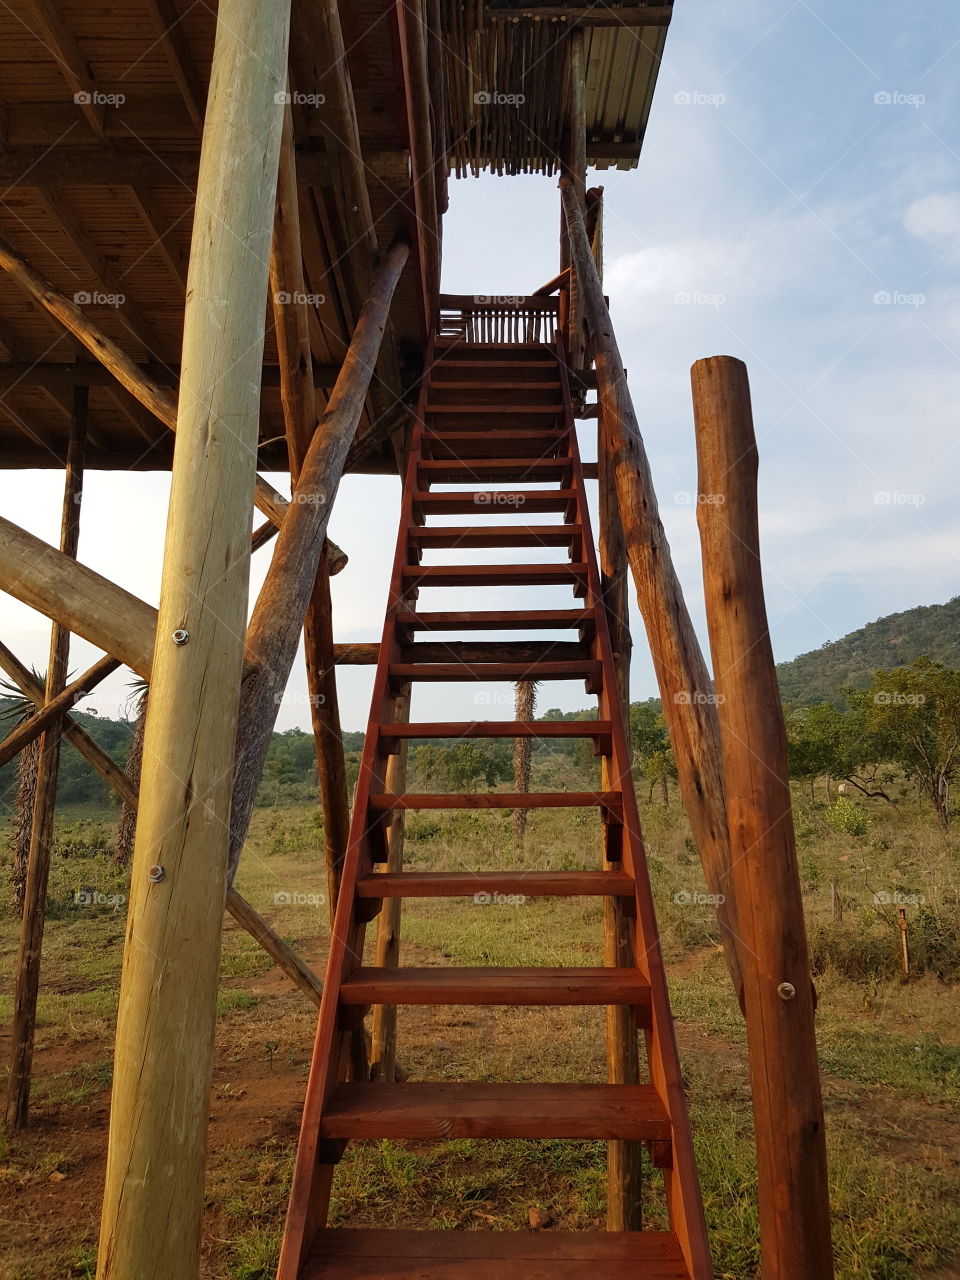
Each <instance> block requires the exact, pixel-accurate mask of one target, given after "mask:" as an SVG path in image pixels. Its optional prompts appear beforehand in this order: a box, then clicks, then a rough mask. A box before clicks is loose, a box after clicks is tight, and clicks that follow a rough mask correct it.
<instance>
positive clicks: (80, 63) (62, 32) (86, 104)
mask: <svg viewBox="0 0 960 1280" xmlns="http://www.w3.org/2000/svg"><path fill="white" fill-rule="evenodd" d="M25 7H26V14H27V17H28V19H30V20H31V21H32V22H33V23H35V24H36V34H37V35H38V36H39V37H40V39H41V42H42V43H43V44H44V45H45V46H46V48H47V50H48V52H49V53H51V54H52V55H53V57H54V58H55V59H56V60H57V63H58V64H59V67H60V71H61V73H62V75H63V78H64V80H66V82H67V84H68V85H69V86H70V89H71V90H72V92H73V100H74V102H75V103H76V104H77V106H78V108H79V109H80V110H81V111H82V112H83V114H84V115H85V116H86V118H87V122H88V124H89V125H90V128H91V129H92V130H93V132H94V133H95V134H96V136H97V137H98V138H103V137H104V136H105V132H104V124H103V121H104V115H105V114H106V105H105V103H104V102H103V94H102V92H101V90H100V87H99V85H98V84H97V83H96V81H95V80H94V78H93V75H92V74H91V71H90V66H89V64H88V63H87V61H86V59H85V58H84V57H83V56H82V55H81V53H80V50H79V49H78V48H77V42H76V40H74V38H73V32H72V31H71V29H70V27H69V25H68V24H67V22H66V21H65V20H64V17H63V14H62V13H61V12H60V6H59V4H58V3H57V0H26V6H25Z"/></svg>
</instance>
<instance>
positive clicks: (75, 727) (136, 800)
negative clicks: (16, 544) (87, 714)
mask: <svg viewBox="0 0 960 1280" xmlns="http://www.w3.org/2000/svg"><path fill="white" fill-rule="evenodd" d="M0 669H2V670H3V671H5V672H6V674H7V675H8V676H9V677H10V679H11V680H12V681H13V682H14V683H15V684H16V685H17V686H18V687H19V688H20V690H21V692H22V693H24V694H26V696H27V697H28V698H31V699H32V700H33V701H34V702H35V703H36V705H37V707H40V708H42V707H43V705H44V687H43V685H42V684H41V683H40V682H39V681H38V680H37V679H35V677H34V675H33V673H32V672H31V671H30V670H29V669H28V668H27V667H25V666H24V665H23V663H22V662H20V660H19V659H18V658H17V657H16V656H15V655H14V654H13V653H11V652H10V650H9V649H8V648H7V646H6V645H5V644H3V643H2V642H0ZM63 736H64V738H66V740H67V741H68V742H69V743H70V745H71V746H73V747H74V748H76V750H77V751H79V752H80V754H81V755H82V756H83V758H84V759H85V760H86V761H87V763H88V764H89V765H91V766H92V768H93V769H95V770H96V772H97V773H98V774H99V775H100V777H101V778H103V780H104V781H105V782H106V783H107V784H108V785H109V786H111V787H112V788H113V789H114V791H115V792H116V793H117V795H118V796H119V797H120V799H121V800H122V801H123V803H124V804H128V805H130V807H131V808H132V809H136V808H137V807H138V806H139V804H140V792H139V789H138V787H137V786H136V784H135V783H134V782H133V781H132V780H131V779H130V778H129V777H128V776H127V774H126V773H124V771H123V770H122V769H121V768H120V766H119V765H118V764H117V763H116V762H115V761H114V760H113V759H112V758H111V757H110V756H109V755H108V754H107V752H106V751H104V749H103V748H102V747H101V746H100V744H99V743H98V742H95V741H94V739H93V738H91V737H90V734H89V733H87V731H86V729H84V728H83V726H82V725H79V724H77V722H76V721H75V720H74V719H73V718H72V717H71V716H69V715H64V717H63ZM227 910H228V911H229V912H230V914H231V915H232V916H233V918H234V920H236V922H237V924H239V925H240V926H241V928H243V929H246V931H247V932H248V933H249V934H250V936H251V937H252V938H253V939H254V940H255V941H256V942H258V943H259V944H260V946H261V947H263V949H264V951H266V953H267V955H269V956H270V958H271V959H272V960H273V961H274V962H275V963H276V964H277V966H278V967H279V968H280V969H281V970H282V971H283V972H284V973H285V974H286V975H287V977H288V978H290V980H291V981H292V982H293V983H294V985H295V986H297V987H299V988H300V990H301V991H303V992H304V994H305V995H307V996H309V998H310V999H311V1000H312V1001H313V1003H314V1004H316V1005H319V1003H320V996H321V994H322V991H323V984H322V983H321V982H320V979H319V978H318V977H317V975H316V974H315V973H314V972H313V970H312V969H311V968H310V967H309V966H308V965H307V964H305V963H304V961H303V960H302V959H301V958H300V957H299V956H298V955H297V953H296V952H295V951H294V950H293V948H292V947H289V946H288V945H287V944H286V943H285V942H284V941H283V939H282V938H281V937H280V936H279V935H278V934H277V933H276V932H275V931H274V930H273V929H271V928H270V926H269V925H268V924H267V922H266V921H265V920H264V919H263V917H262V916H261V915H259V914H258V912H257V911H256V910H255V909H254V908H253V907H252V906H251V905H250V903H249V902H247V901H246V899H245V898H244V897H243V896H242V895H241V894H239V893H238V892H237V891H236V889H230V890H228V892H227Z"/></svg>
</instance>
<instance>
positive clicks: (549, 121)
mask: <svg viewBox="0 0 960 1280" xmlns="http://www.w3.org/2000/svg"><path fill="white" fill-rule="evenodd" d="M293 7H294V24H293V32H292V40H291V83H290V88H291V91H292V95H293V107H292V109H293V118H294V129H295V140H296V148H297V171H298V178H299V185H300V192H301V200H300V204H301V221H302V237H303V251H304V268H305V276H306V283H307V290H308V292H309V293H310V294H311V295H312V296H311V310H310V316H311V342H312V347H313V356H314V362H315V366H316V371H317V381H318V386H319V387H320V388H321V390H322V389H323V388H324V387H326V388H329V387H330V386H331V385H332V383H333V380H334V378H335V376H336V371H337V368H338V366H339V363H340V361H341V359H342V357H343V353H344V350H345V346H346V343H347V341H348V340H349V334H350V332H351V329H352V326H353V324H354V322H355V320H356V317H357V314H358V310H359V306H360V303H361V301H362V297H363V289H364V282H365V281H366V279H367V278H368V274H369V266H370V264H369V255H368V253H367V252H366V250H364V249H362V248H361V247H360V246H359V245H358V243H357V234H356V221H357V220H356V210H355V208H353V207H348V206H347V204H346V189H347V184H345V183H344V182H343V181H342V180H341V177H340V174H341V172H342V169H341V166H342V163H343V161H344V155H343V148H344V147H345V145H346V143H345V140H344V139H343V138H342V137H341V136H340V134H339V131H338V130H337V129H336V128H335V127H334V126H333V122H332V119H331V116H332V113H331V112H330V111H329V110H325V101H326V100H327V99H328V96H329V92H330V79H329V77H330V76H331V74H332V66H331V59H330V57H329V56H328V50H327V49H325V48H324V47H322V41H321V39H320V37H319V36H318V34H317V32H318V29H319V24H318V23H316V22H311V19H310V10H311V5H310V4H309V3H307V0H294V4H293ZM424 7H425V13H426V15H427V18H428V20H429V21H431V22H432V24H433V25H432V28H431V33H432V34H431V39H432V41H433V43H432V46H431V49H430V50H429V51H428V52H429V65H430V69H431V74H430V82H431V84H430V87H431V94H432V115H433V119H434V122H435V129H436V133H437V138H438V140H439V141H438V147H437V153H438V158H439V165H438V169H443V170H444V172H443V174H442V178H441V180H440V181H439V182H438V187H440V188H441V189H442V187H443V184H444V182H445V177H446V173H445V171H446V168H447V167H448V166H449V167H452V168H453V169H454V170H455V171H458V172H465V171H467V170H469V169H471V168H472V169H474V170H476V169H477V168H480V167H491V166H492V167H494V168H499V169H501V171H505V172H517V171H520V170H522V169H525V168H527V169H533V170H536V171H540V172H552V171H553V169H554V168H555V166H556V157H557V154H558V152H559V150H560V148H561V146H562V105H563V104H562V100H561V98H560V95H558V94H557V93H556V91H555V86H556V84H557V83H562V77H561V74H560V67H561V62H562V58H563V56H564V55H563V44H562V38H561V31H560V28H563V29H567V28H568V27H569V25H570V22H569V20H567V21H564V22H558V21H557V20H555V19H553V18H546V19H543V18H541V17H540V16H538V15H533V16H532V17H531V16H529V15H528V14H526V13H523V12H519V11H517V12H514V13H513V14H512V16H511V17H510V19H509V21H507V20H506V18H505V16H504V15H503V14H502V13H499V12H493V8H494V6H490V5H485V4H484V3H483V0H471V2H469V3H460V2H459V0H457V2H456V3H455V2H454V0H425V6H424ZM560 7H561V8H563V9H565V10H569V11H570V12H571V14H573V15H574V20H576V19H575V15H576V14H577V13H582V12H583V11H582V10H581V9H579V8H578V7H577V6H560ZM666 9H667V6H662V5H655V6H650V14H651V22H652V23H653V25H651V26H649V27H647V26H641V27H639V28H638V27H637V26H636V19H635V18H634V19H631V21H633V23H634V25H633V26H631V27H625V26H624V25H623V24H621V23H619V22H618V24H617V25H616V26H614V27H607V26H604V27H600V28H593V27H591V29H590V34H589V36H588V39H589V41H590V43H591V47H593V48H595V49H597V50H598V52H597V54H596V55H595V56H594V55H591V60H590V61H589V62H588V103H587V105H588V118H589V119H590V120H591V125H590V129H591V139H592V142H591V145H592V155H591V157H590V158H591V163H611V162H612V163H618V164H624V163H626V164H632V163H635V162H636V155H637V154H638V153H639V147H640V141H641V139H642V131H643V125H644V123H645V120H646V113H647V110H648V107H649V92H650V90H651V89H652V80H653V78H655V74H656V62H657V60H658V57H659V52H658V50H659V47H660V45H662V34H663V30H664V25H663V22H662V20H661V19H662V13H663V11H666ZM556 10H557V6H552V9H551V12H552V13H556ZM654 10H656V11H657V12H656V16H654ZM623 12H624V14H626V13H627V12H628V11H627V10H623ZM629 12H630V13H631V14H633V13H635V7H631V9H630V10H629ZM340 17H341V24H342V29H343V39H344V46H345V49H346V51H347V56H346V61H347V67H348V71H349V80H350V82H351V83H352V88H353V94H354V98H355V101H356V111H357V122H358V129H359V136H360V143H361V148H360V149H361V153H362V159H363V165H364V170H365V173H366V179H367V189H368V192H369V197H370V206H371V211H372V215H373V221H374V227H375V233H376V239H377V243H378V245H379V247H380V249H384V248H385V247H386V246H387V245H388V244H389V243H390V241H391V240H392V239H393V237H394V236H395V235H396V234H397V233H398V232H399V231H401V230H404V229H405V230H406V231H407V232H408V234H409V235H410V236H411V241H412V243H413V244H414V245H416V227H415V223H414V219H413V216H412V213H411V209H412V199H411V196H410V181H411V179H410V160H409V148H408V139H407V127H406V118H407V117H406V109H405V97H404V84H403V73H402V65H401V59H400V56H399V48H398V35H397V20H396V12H395V5H394V3H393V0H351V3H350V4H349V5H347V4H341V6H340ZM215 23H216V4H215V3H212V2H210V0H208V2H206V3H203V4H195V3H192V0H123V3H119V2H117V0H113V2H110V0H5V3H4V4H3V5H0V237H2V238H3V239H4V240H6V241H7V242H8V243H9V244H10V245H11V246H12V247H13V249H14V250H15V251H16V252H18V253H19V254H22V255H23V256H24V257H25V258H26V259H27V260H28V261H29V262H30V264H31V265H32V266H33V267H34V268H35V269H36V270H37V271H39V272H40V273H41V274H42V275H43V276H45V277H46V278H47V279H48V280H49V281H51V282H52V284H53V285H54V287H55V288H56V289H57V290H59V291H60V292H62V293H63V294H65V295H66V296H67V297H68V298H69V299H71V300H75V301H77V302H78V304H79V305H80V306H81V308H82V309H83V311H84V313H85V314H87V315H89V318H90V320H91V321H92V322H93V323H94V324H95V325H96V326H98V327H99V328H100V329H101V330H102V331H103V332H104V333H105V334H106V335H107V336H109V337H110V338H112V339H114V340H115V341H116V342H117V343H118V344H119V345H120V346H121V347H122V348H123V350H124V351H125V352H126V353H127V354H128V355H130V356H131V357H132V358H133V359H135V360H136V361H138V362H139V363H141V364H143V365H144V366H145V369H146V371H147V372H149V373H150V375H151V376H153V377H154V378H156V379H157V380H158V381H160V382H164V383H167V384H169V385H171V386H175V385H176V382H177V376H178V365H177V362H178V360H179V355H180V344H181V334H182V319H183V303H184V291H185V283H186V268H187V258H188V253H189V246H190V233H191V225H192V212H193V201H194V186H195V179H196V173H197V167H198V163H199V148H200V135H201V130H202V123H203V111H204V104H205V94H206V86H207V82H208V78H209V69H210V60H211V55H212V49H213V39H214V31H215ZM638 30H639V31H640V34H641V37H642V38H641V39H640V40H639V42H638V39H637V32H638ZM538 32H539V34H538ZM544 32H546V34H544ZM624 32H625V33H626V35H624ZM644 33H646V35H649V37H650V38H649V40H648V39H647V38H646V35H645V34H644ZM618 40H619V44H618V43H617V42H618ZM538 42H539V43H538ZM541 46H543V48H542V49H541ZM537 50H540V52H541V55H542V56H541V58H540V61H539V63H538V62H537V61H536V57H535V55H536V51H537ZM618 50H619V52H618ZM651 50H652V51H653V52H651ZM544 51H546V52H544ZM508 55H509V57H508ZM510 58H512V59H513V61H510ZM491 59H492V61H491ZM497 59H500V61H501V64H502V65H503V67H504V68H506V69H507V74H508V75H510V76H514V77H515V78H517V79H518V82H520V81H522V82H523V83H524V84H525V86H526V90H525V91H523V90H514V92H525V96H526V98H527V100H528V102H529V104H530V105H529V107H525V110H524V112H523V113H521V114H520V115H518V116H515V117H513V118H512V121H513V122H512V123H510V120H511V118H510V117H507V118H506V123H505V122H504V119H503V118H500V119H499V123H498V122H497V121H498V113H497V111H495V110H493V111H487V110H485V106H486V104H484V103H483V102H480V103H476V102H475V101H474V95H475V94H476V93H477V92H479V91H480V89H482V88H483V86H482V85H479V82H478V86H477V87H474V80H475V79H476V78H477V76H478V75H479V76H480V78H481V79H482V78H483V74H486V72H484V71H483V68H487V67H496V65H497ZM505 60H506V61H505ZM488 78H489V76H488ZM492 83H493V84H494V87H496V80H495V79H494V80H493V81H492ZM591 83H592V84H593V86H594V87H593V88H592V89H590V88H589V84H591ZM493 105H494V106H495V105H496V104H493ZM500 116H501V117H502V113H500ZM531 121H532V122H533V123H532V126H531ZM518 127H519V132H518ZM444 156H445V157H446V160H444ZM440 205H441V208H442V207H443V201H442V199H441V201H440ZM436 233H437V234H439V228H438V229H437V231H436ZM419 279H420V273H419V271H418V270H417V269H413V270H408V271H407V272H406V273H405V276H404V279H403V281H402V282H401V286H400V288H399V290H398V294H397V298H396V301H395V305H394V309H393V313H392V331H391V332H390V334H389V335H388V339H387V341H386V342H385V344H384V350H383V353H382V356H381V360H380V364H379V366H378V369H377V374H376V377H375V380H374V388H373V390H372V391H371V395H370V398H369V401H368V405H367V411H366V414H365V419H364V422H363V423H362V424H361V429H360V430H361V439H362V441H363V445H362V447H361V448H360V449H359V450H358V451H357V452H356V454H355V457H354V459H353V469H355V470H392V469H393V463H392V460H391V455H390V450H389V448H388V446H387V444H386V443H385V442H386V433H387V431H388V430H389V429H390V428H391V427H393V426H396V425H398V424H399V423H400V422H402V420H403V417H404V415H405V412H406V408H405V404H406V402H407V401H408V400H409V398H410V397H411V395H412V394H413V392H414V390H415V387H416V382H417V378H418V375H419V371H420V367H421V365H422V359H423V347H424V339H425V334H424V332H423V320H422V315H423V302H422V299H421V298H420V297H419V296H418V292H417V290H418V281H419ZM481 283H482V282H481ZM272 330H273V320H272V315H271V314H270V310H269V309H268V312H267V344H266V351H265V356H264V366H265V367H264V387H263V393H262V405H263V412H262V425H261V449H260V459H259V465H260V469H261V470H262V471H264V470H266V471H283V470H286V469H287V466H286V450H285V446H284V444H283V419H282V414H281V411H280V400H279V390H278V383H279V375H278V369H277V353H276V345H275V342H274V339H273V333H272ZM77 384H86V385H88V386H89V387H90V413H89V422H90V427H89V450H88V463H87V465H88V466H89V467H91V468H102V469H110V470H115V469H138V470H154V469H159V468H167V467H169V465H170V461H171V456H172V439H173V436H172V433H171V432H170V431H169V430H168V429H167V428H166V427H164V426H163V425H162V424H160V423H159V422H158V421H157V420H156V419H154V418H153V417H152V416H151V414H150V413H149V412H148V411H147V410H146V409H144V408H143V407H142V406H141V405H140V404H139V403H138V402H137V401H136V400H134V399H133V398H132V397H131V396H130V395H129V393H128V392H126V391H124V390H123V389H122V388H120V387H119V386H118V384H116V383H115V382H114V381H113V379H112V378H111V377H110V375H109V374H107V373H106V372H104V371H103V370H102V369H101V368H100V366H99V365H97V364H96V363H95V362H94V361H93V360H92V357H91V356H90V355H89V354H88V353H87V352H86V351H85V350H84V349H83V348H82V347H81V345H80V343H79V342H78V341H77V340H75V339H74V338H72V337H71V336H69V335H67V334H66V333H65V331H64V330H63V329H62V327H61V326H60V324H59V322H58V321H56V320H54V319H53V318H52V317H51V316H50V315H49V314H48V313H47V312H46V311H45V310H44V309H43V308H42V307H41V306H40V305H39V304H38V303H36V302H35V301H33V300H31V299H30V298H28V297H27V295H26V294H24V293H23V292H22V291H21V289H20V288H19V287H18V286H17V285H16V284H15V283H13V282H12V281H11V280H10V279H9V278H8V277H7V276H6V275H5V274H3V273H0V466H2V467H5V468H22V467H61V466H62V465H63V463H64V458H65V452H66V439H67V425H68V421H69V415H70V410H71V397H72V388H73V386H74V385H77Z"/></svg>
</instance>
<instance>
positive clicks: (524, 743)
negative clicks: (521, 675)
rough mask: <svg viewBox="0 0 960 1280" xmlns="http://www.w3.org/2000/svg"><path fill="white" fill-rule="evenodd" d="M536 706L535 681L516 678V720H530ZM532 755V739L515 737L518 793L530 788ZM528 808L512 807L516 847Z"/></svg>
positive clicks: (515, 778) (514, 752) (518, 845)
mask: <svg viewBox="0 0 960 1280" xmlns="http://www.w3.org/2000/svg"><path fill="white" fill-rule="evenodd" d="M536 706H537V681H536V680H518V681H517V692H516V712H515V718H516V719H517V720H532V719H533V715H534V711H535V710H536ZM532 757H533V739H532V738H517V739H516V741H515V742H514V746H513V776H514V782H515V786H516V790H517V792H518V793H523V792H527V791H529V790H530V763H531V760H532ZM529 812H530V810H529V809H514V811H513V839H514V843H515V844H516V846H517V848H518V849H522V848H523V840H524V836H525V835H526V832H527V815H528V814H529Z"/></svg>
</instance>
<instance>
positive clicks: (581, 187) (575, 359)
mask: <svg viewBox="0 0 960 1280" xmlns="http://www.w3.org/2000/svg"><path fill="white" fill-rule="evenodd" d="M567 42H568V45H567V48H568V68H569V70H568V77H569V86H568V87H569V92H570V119H569V126H568V137H567V157H566V171H567V174H568V176H569V178H570V181H571V183H572V184H573V190H574V194H575V195H576V198H577V203H578V205H579V206H580V211H581V213H582V214H583V215H584V217H585V216H586V211H587V113H586V103H585V99H584V89H585V85H584V80H585V77H586V65H585V58H584V47H583V28H582V27H575V28H574V29H573V31H571V32H570V34H569V35H568V36H567ZM567 234H568V235H569V234H570V233H569V229H568V231H567ZM563 265H564V264H563V263H561V266H563ZM568 290H569V293H568V298H569V308H570V310H569V320H568V323H569V344H568V345H569V352H570V365H571V367H572V368H574V369H582V368H583V357H584V330H583V302H582V300H581V297H580V283H579V281H578V280H577V276H576V272H571V273H570V278H569V282H568Z"/></svg>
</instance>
